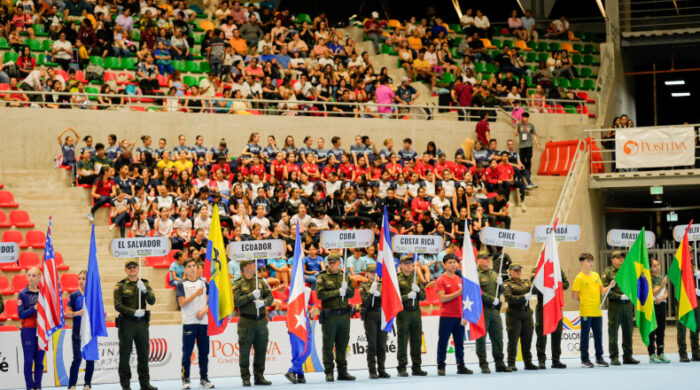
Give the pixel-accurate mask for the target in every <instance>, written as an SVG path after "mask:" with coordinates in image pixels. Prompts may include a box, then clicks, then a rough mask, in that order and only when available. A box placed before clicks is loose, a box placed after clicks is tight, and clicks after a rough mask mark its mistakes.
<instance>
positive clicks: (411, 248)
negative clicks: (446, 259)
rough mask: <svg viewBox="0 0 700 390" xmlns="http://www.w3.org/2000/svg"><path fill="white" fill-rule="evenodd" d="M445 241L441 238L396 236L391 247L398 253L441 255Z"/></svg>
mask: <svg viewBox="0 0 700 390" xmlns="http://www.w3.org/2000/svg"><path fill="white" fill-rule="evenodd" d="M442 245H443V240H442V237H440V236H412V235H396V236H394V238H393V239H392V240H391V246H392V248H393V249H394V252H397V253H440V252H441V251H442Z"/></svg>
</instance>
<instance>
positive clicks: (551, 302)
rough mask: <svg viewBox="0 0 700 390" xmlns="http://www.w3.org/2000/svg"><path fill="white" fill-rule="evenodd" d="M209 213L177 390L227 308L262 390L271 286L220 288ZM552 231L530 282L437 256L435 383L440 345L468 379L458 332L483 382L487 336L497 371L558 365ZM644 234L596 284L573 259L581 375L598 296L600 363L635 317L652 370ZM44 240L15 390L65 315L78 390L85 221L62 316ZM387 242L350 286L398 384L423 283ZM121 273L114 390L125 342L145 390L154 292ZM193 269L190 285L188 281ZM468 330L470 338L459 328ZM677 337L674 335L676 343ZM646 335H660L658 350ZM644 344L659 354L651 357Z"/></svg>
mask: <svg viewBox="0 0 700 390" xmlns="http://www.w3.org/2000/svg"><path fill="white" fill-rule="evenodd" d="M213 215H214V218H213V220H212V225H211V228H210V231H211V232H212V234H211V235H210V238H209V243H208V248H207V255H206V262H205V264H204V266H203V269H199V270H198V269H197V264H196V263H195V262H194V261H186V264H185V267H186V279H185V281H184V282H183V285H181V286H178V289H177V297H178V303H179V305H180V306H181V308H182V310H183V358H182V366H183V370H182V382H183V388H190V381H189V371H190V356H191V353H192V351H193V349H194V346H195V344H196V345H197V347H198V352H199V359H200V361H199V370H200V386H201V387H203V388H213V387H214V385H213V384H211V382H210V381H209V379H208V376H207V356H208V348H209V336H212V335H216V334H220V333H222V332H223V331H224V330H225V328H226V326H227V323H228V318H229V317H230V315H231V314H232V313H233V309H234V303H235V304H236V306H237V307H238V310H239V312H240V317H241V318H240V320H239V323H238V327H237V331H238V342H239V345H240V359H239V362H240V372H241V379H242V382H243V385H244V386H250V385H251V372H250V361H249V357H250V352H251V350H253V351H254V352H255V353H254V361H253V373H252V379H253V381H254V384H256V385H269V384H270V382H269V381H268V380H266V379H265V377H264V369H265V354H266V348H267V343H268V332H267V321H268V319H267V311H266V308H267V307H269V306H270V305H271V304H272V301H273V298H272V294H271V291H270V287H269V286H268V285H267V283H266V282H265V280H264V279H258V277H257V272H256V265H255V262H254V261H247V262H242V264H241V271H242V277H241V278H240V279H238V280H236V281H235V282H234V284H233V285H231V282H230V279H229V276H228V269H227V268H228V266H227V261H226V256H225V253H226V249H225V247H224V243H223V237H222V235H221V227H220V225H219V220H218V218H217V216H218V212H216V210H215V212H214V213H213ZM691 223H692V222H691ZM689 226H690V225H689ZM555 227H556V223H555ZM297 229H298V227H297ZM554 231H555V229H552V233H551V234H550V236H549V237H548V240H547V242H546V244H545V248H544V251H543V252H542V254H541V257H540V259H539V261H538V263H537V265H536V267H535V269H534V270H533V277H532V278H531V279H530V278H523V276H522V272H523V271H522V266H520V265H519V264H517V263H514V264H511V265H510V266H509V268H508V272H509V276H510V278H509V280H508V281H507V282H505V283H504V282H503V280H502V278H501V276H500V275H499V274H498V273H497V272H496V271H494V270H493V268H492V265H491V258H490V257H489V256H488V255H487V254H477V253H476V251H475V250H474V248H472V245H471V241H470V240H469V238H468V237H467V238H466V239H465V241H464V243H463V247H462V256H461V257H462V258H461V259H460V258H459V257H458V256H456V255H452V254H448V255H446V256H445V257H444V258H443V267H444V269H445V273H444V274H443V275H441V276H440V278H438V279H437V280H436V282H435V283H436V291H437V293H438V297H439V300H440V320H439V330H438V332H439V335H438V336H439V337H438V346H437V364H438V367H437V371H438V375H445V374H446V364H447V363H446V351H447V347H448V341H449V339H450V337H452V339H453V340H454V347H455V359H456V365H457V373H458V374H472V373H473V372H472V371H471V370H470V369H469V368H467V367H466V365H465V361H464V350H463V346H464V339H465V337H469V339H470V340H476V352H477V356H478V358H479V366H480V368H481V371H482V373H490V369H489V365H488V360H487V356H486V345H485V344H486V336H488V337H489V338H490V341H491V344H492V354H493V360H494V362H495V369H496V371H497V372H512V371H516V370H517V368H516V366H515V360H516V355H517V349H518V344H520V345H521V347H522V355H523V360H524V363H525V369H526V370H536V369H542V368H545V360H546V352H545V349H546V343H547V337H546V336H547V335H550V334H551V336H552V338H551V340H552V345H551V349H552V367H553V368H565V367H566V366H565V365H564V364H563V363H562V362H561V361H560V360H559V357H560V355H561V349H560V342H561V333H562V316H563V314H562V310H563V306H564V293H563V291H564V290H566V289H567V288H568V286H569V283H568V280H567V278H566V276H565V275H564V273H563V272H562V270H561V267H560V262H559V259H558V254H557V244H556V239H555V236H554ZM644 236H645V235H644V230H643V229H642V232H641V233H640V234H639V237H640V238H638V239H637V241H636V242H635V243H634V245H633V246H632V247H631V248H630V251H629V253H628V254H627V255H626V256H623V255H622V254H614V255H613V265H612V266H611V267H610V268H608V269H606V270H605V272H604V274H603V278H602V279H601V278H600V276H598V275H597V274H596V273H595V272H592V270H591V269H592V256H590V255H587V256H585V254H584V255H582V256H581V258H580V260H581V264H582V272H581V273H580V274H579V275H577V278H576V280H575V281H574V287H573V290H574V294H573V296H574V298H575V299H577V300H579V301H580V302H581V305H582V314H581V316H582V318H583V321H582V337H581V340H582V343H581V359H582V365H583V366H584V367H592V366H593V364H592V362H590V361H589V360H588V350H587V349H588V339H589V332H590V331H591V330H593V334H594V341H595V343H596V364H597V365H599V366H607V362H605V361H604V360H602V346H601V345H600V340H599V338H600V334H599V333H600V330H599V329H600V328H601V325H600V324H599V321H598V320H596V318H597V316H596V313H597V312H596V310H595V305H598V304H600V307H602V303H603V302H601V298H600V296H601V295H604V297H603V299H602V300H603V301H605V299H606V298H607V299H608V304H609V321H610V324H609V332H610V336H611V337H610V338H611V341H610V357H611V362H612V364H619V361H618V352H617V338H616V335H617V329H618V327H622V334H623V343H622V345H623V362H624V363H628V364H636V363H638V361H636V360H634V358H633V357H632V349H631V332H632V327H633V318H632V317H633V316H635V313H636V323H637V326H638V328H639V330H640V333H641V336H642V340H643V341H644V343H645V344H646V345H647V346H650V356H651V355H653V358H654V359H656V360H657V361H656V362H660V361H663V360H665V358H663V331H662V329H657V328H659V326H660V325H659V323H658V322H657V320H656V317H657V313H656V312H655V310H661V306H660V305H658V304H655V303H658V301H657V300H655V295H656V293H657V292H658V291H659V290H660V286H661V285H662V283H666V282H665V281H664V280H659V278H656V279H654V278H652V273H651V271H650V264H649V257H648V253H647V250H646V246H645V242H644ZM296 237H297V241H296V243H295V251H294V262H293V266H292V278H291V281H290V295H289V301H288V311H287V329H288V332H289V337H290V343H291V348H292V356H293V357H292V361H291V367H290V369H289V371H288V372H287V374H285V377H286V378H287V379H288V380H289V381H290V382H292V383H305V382H306V380H305V377H304V368H303V365H304V362H305V361H306V360H307V358H308V356H309V355H310V353H311V345H312V343H311V340H312V337H313V335H312V332H311V323H310V317H311V315H310V306H309V296H310V290H309V288H307V287H306V286H305V283H304V275H303V264H302V257H303V256H302V251H301V245H300V242H299V237H300V235H299V234H297V236H296ZM46 240H47V241H46V249H45V254H44V262H43V269H42V270H41V272H40V270H38V269H35V270H30V272H29V273H28V275H29V277H28V279H29V286H28V287H27V289H25V291H22V293H20V297H19V299H20V301H21V302H19V306H20V309H19V311H20V317H21V318H22V332H21V337H22V341H23V343H22V344H23V349H24V355H25V378H26V387H27V389H40V388H41V372H42V369H43V367H42V366H41V362H42V361H43V353H44V351H46V350H47V349H48V340H49V339H50V337H51V334H53V333H54V332H55V331H56V330H58V329H61V328H62V327H63V325H64V323H65V319H64V313H65V315H67V316H69V317H72V318H74V329H73V351H74V361H73V364H72V366H71V370H70V379H69V387H71V388H73V387H74V386H75V385H76V382H77V372H78V368H79V367H80V364H81V359H85V360H87V361H88V362H89V363H88V364H87V366H86V370H85V388H86V389H89V388H90V385H91V384H90V379H91V376H92V371H93V369H94V361H95V360H99V352H98V348H97V346H98V344H97V337H105V336H107V332H106V327H105V321H104V316H103V315H102V313H104V307H103V300H102V293H101V286H100V277H99V272H98V266H97V256H96V247H95V237H94V226H93V233H92V238H91V245H90V256H89V262H88V268H87V271H86V272H84V273H81V277H80V287H81V288H80V290H79V291H78V292H77V294H75V295H76V296H75V297H73V296H71V299H70V301H69V302H70V304H69V306H70V307H69V308H63V307H62V302H61V299H60V297H61V293H60V286H59V285H58V278H57V274H56V270H55V264H54V260H53V257H54V256H53V246H52V242H51V222H50V221H49V229H48V233H47V239H46ZM390 243H391V240H390V235H389V230H388V221H387V217H386V212H385V213H384V221H383V227H382V232H381V237H380V240H379V246H378V259H377V260H378V261H377V264H376V266H375V265H372V266H370V267H369V268H368V269H367V274H368V280H367V281H366V282H365V283H363V284H362V285H361V286H360V295H361V299H362V319H363V321H364V328H365V333H366V336H367V343H368V348H367V363H368V368H369V374H370V378H372V379H376V378H389V377H391V375H390V374H389V373H388V372H387V368H386V366H385V358H386V340H387V332H390V331H391V330H392V329H393V328H395V329H396V330H397V336H398V340H397V342H398V345H397V360H398V367H397V368H398V375H399V376H402V377H405V376H408V375H409V355H410V364H411V366H410V374H411V375H414V376H425V375H427V373H426V372H425V371H424V370H422V368H421V366H422V361H421V345H422V316H421V310H420V302H421V301H422V300H424V299H425V286H424V285H423V283H422V282H421V281H420V280H418V279H416V277H415V270H414V267H415V265H414V257H413V256H411V255H404V256H402V257H401V259H400V261H399V264H396V260H395V258H394V256H393V251H392V250H391V246H390ZM690 257H691V256H690V246H689V243H688V234H687V231H686V234H685V236H684V238H683V241H682V242H681V245H680V246H679V249H678V251H677V253H676V256H675V258H674V260H673V262H672V264H671V266H670V268H669V271H668V278H667V280H668V281H670V282H671V283H672V284H673V285H674V287H675V294H676V296H675V298H676V300H677V302H679V309H678V312H679V314H678V316H679V321H678V329H679V336H678V341H679V352H680V355H681V360H682V361H686V360H689V359H688V358H687V350H686V348H685V330H686V329H689V330H690V332H691V346H692V358H693V360H700V347H698V331H697V328H696V326H697V321H698V320H699V319H698V308H697V296H698V295H700V294H698V293H699V292H700V290H698V289H697V288H696V286H695V278H697V277H698V276H699V275H698V272H697V271H694V268H693V265H692V262H691V259H690ZM340 260H341V259H340V257H339V256H334V255H331V256H329V258H328V268H327V269H326V270H325V271H323V272H321V274H320V275H319V277H318V280H317V283H316V293H317V296H318V298H319V299H320V300H321V302H322V310H321V311H320V313H319V320H320V321H319V322H320V323H321V331H322V333H323V337H322V340H323V345H322V351H323V359H322V360H323V366H324V371H325V374H326V380H327V381H334V380H335V379H336V378H337V379H338V380H347V381H351V380H354V379H355V377H354V376H352V375H350V373H349V372H348V365H347V359H346V356H345V355H346V353H345V351H346V350H347V346H348V342H349V335H350V317H351V315H352V310H353V308H352V307H351V306H350V304H349V298H350V297H352V296H353V295H354V289H353V287H352V284H351V283H350V279H349V277H348V276H347V274H346V273H345V272H343V270H342V269H341V261H340ZM125 272H126V275H127V277H126V278H125V279H123V280H122V281H120V282H118V283H117V285H116V286H115V307H116V309H117V311H118V312H119V313H120V315H119V318H118V321H117V322H118V327H119V331H118V332H119V340H120V342H119V345H120V363H119V375H120V381H121V386H122V388H123V389H125V390H126V389H130V377H131V368H130V366H129V359H130V356H131V351H132V348H133V346H134V345H135V347H136V351H137V372H138V375H139V383H140V387H141V389H143V390H156V388H155V387H154V386H152V385H151V384H150V377H149V373H148V348H149V341H148V337H149V334H148V325H149V320H150V312H149V311H148V310H146V307H147V305H153V304H154V303H155V295H154V294H153V290H152V288H151V287H150V285H149V284H148V281H146V280H144V279H141V278H139V277H138V263H137V262H135V261H133V260H130V261H127V263H126V266H125ZM201 274H203V278H202V277H200V275H201ZM582 286H583V287H582ZM586 286H587V287H586ZM591 287H592V289H591ZM590 291H593V293H590ZM533 294H535V295H534V296H536V297H537V305H536V309H537V310H536V316H535V317H536V324H535V323H534V322H533V319H532V317H533V316H532V311H531V305H530V301H531V299H532V298H533ZM589 295H590V296H589ZM595 295H597V297H598V298H597V301H596V300H595V299H592V300H589V298H591V297H593V298H594V296H595ZM501 298H503V301H505V302H506V303H507V304H508V308H507V310H506V321H505V322H506V323H505V326H506V331H507V334H508V346H507V356H505V355H504V353H503V340H502V332H503V323H502V321H501V316H500V309H501V305H502V299H501ZM584 301H585V303H586V304H587V305H590V304H591V303H593V306H590V307H587V308H586V310H589V309H590V310H591V313H584V312H583V310H584V307H583V305H584ZM600 307H598V311H599V310H600ZM64 309H66V310H65V311H64ZM96 313H97V314H96ZM584 314H587V315H584ZM659 314H660V313H659ZM660 318H664V316H663V315H662V316H661V317H660ZM660 322H661V323H663V322H664V321H663V320H662V321H660ZM467 326H468V327H469V332H466V329H467V328H466V327H467ZM596 329H598V331H596ZM659 330H660V332H659ZM535 331H536V335H537V348H536V349H537V359H538V363H539V364H535V363H534V362H533V357H532V356H531V353H530V349H531V342H532V338H533V332H535ZM613 334H614V335H615V339H614V340H613V337H612V336H613ZM650 336H651V337H650ZM681 338H683V342H682V343H681ZM650 339H651V342H652V344H651V345H650ZM659 339H661V342H660V344H659V341H658V340H659ZM654 340H656V343H657V348H658V349H656V350H654V351H653V353H652V350H653V347H654V345H653V342H654ZM584 341H585V343H584ZM613 344H614V345H613ZM339 351H341V352H339ZM662 358H663V359H662ZM74 371H75V372H74ZM336 371H337V376H336V375H335V373H336Z"/></svg>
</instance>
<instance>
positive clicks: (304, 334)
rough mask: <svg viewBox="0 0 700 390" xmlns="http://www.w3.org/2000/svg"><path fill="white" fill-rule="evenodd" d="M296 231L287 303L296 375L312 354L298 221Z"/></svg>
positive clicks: (292, 370)
mask: <svg viewBox="0 0 700 390" xmlns="http://www.w3.org/2000/svg"><path fill="white" fill-rule="evenodd" d="M296 229H297V234H296V239H295V240H294V261H293V262H292V280H291V281H290V283H289V301H288V303H287V330H288V332H289V343H290V344H291V346H292V368H291V369H290V370H289V371H290V372H293V373H295V374H304V362H305V361H306V359H307V358H308V357H309V355H310V354H311V323H310V321H309V306H308V303H307V300H306V294H305V290H306V284H305V283H304V262H303V259H302V258H303V256H302V252H301V240H300V237H301V234H299V222H298V221H297V226H296Z"/></svg>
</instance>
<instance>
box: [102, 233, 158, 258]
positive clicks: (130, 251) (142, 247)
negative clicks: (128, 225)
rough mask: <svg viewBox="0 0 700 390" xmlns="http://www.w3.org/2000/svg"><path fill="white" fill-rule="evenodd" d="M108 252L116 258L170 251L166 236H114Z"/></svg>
mask: <svg viewBox="0 0 700 390" xmlns="http://www.w3.org/2000/svg"><path fill="white" fill-rule="evenodd" d="M109 252H110V253H111V254H112V256H114V257H116V258H133V257H149V256H167V255H168V253H169V252H170V240H169V239H168V237H134V238H115V239H114V240H112V242H111V243H110V244H109Z"/></svg>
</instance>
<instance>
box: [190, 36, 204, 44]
mask: <svg viewBox="0 0 700 390" xmlns="http://www.w3.org/2000/svg"><path fill="white" fill-rule="evenodd" d="M192 38H194V43H195V44H197V45H201V44H202V41H203V40H204V34H193V35H192Z"/></svg>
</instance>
